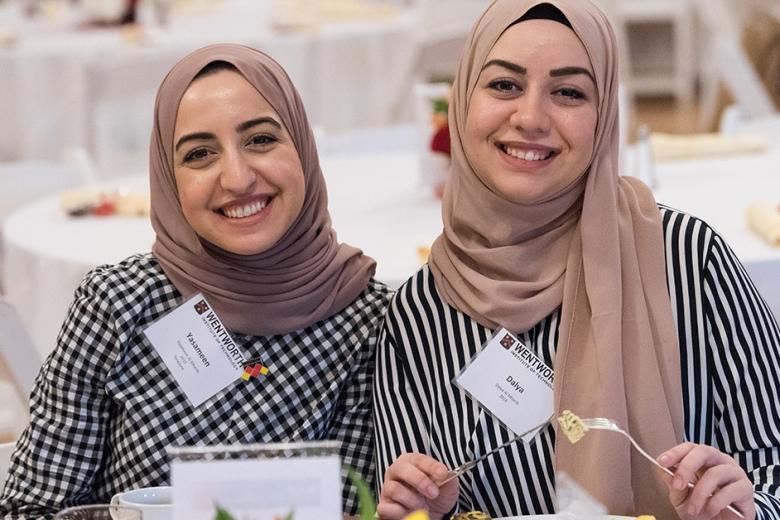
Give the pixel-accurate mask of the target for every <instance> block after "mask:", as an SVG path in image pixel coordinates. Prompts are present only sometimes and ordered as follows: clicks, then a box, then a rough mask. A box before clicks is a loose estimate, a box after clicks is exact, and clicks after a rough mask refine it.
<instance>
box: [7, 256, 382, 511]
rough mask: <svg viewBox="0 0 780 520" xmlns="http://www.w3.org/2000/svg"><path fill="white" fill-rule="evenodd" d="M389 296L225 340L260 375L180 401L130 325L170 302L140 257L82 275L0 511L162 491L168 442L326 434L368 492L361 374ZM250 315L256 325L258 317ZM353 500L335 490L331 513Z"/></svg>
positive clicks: (373, 289)
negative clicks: (293, 325) (295, 327)
mask: <svg viewBox="0 0 780 520" xmlns="http://www.w3.org/2000/svg"><path fill="white" fill-rule="evenodd" d="M391 295H392V292H391V291H390V290H389V289H388V288H387V287H386V286H384V285H383V284H381V283H379V282H376V281H374V280H372V281H371V282H370V283H369V285H368V287H367V288H366V290H365V291H364V292H363V293H362V294H361V295H360V296H358V298H357V299H356V300H355V301H354V302H353V303H352V304H351V305H350V306H348V307H347V308H345V309H344V310H342V311H340V312H339V313H337V314H335V315H333V316H331V317H330V318H328V319H326V320H322V321H320V322H318V323H315V324H313V325H311V326H309V327H307V328H306V329H303V330H299V331H296V332H292V333H289V334H284V335H276V336H268V337H254V336H240V335H234V338H233V339H234V340H235V342H236V344H237V345H238V346H239V347H240V348H241V349H242V351H243V354H244V356H245V358H246V359H249V358H255V357H257V358H259V359H260V360H261V362H262V363H263V364H264V365H266V366H268V367H269V369H270V370H269V373H268V374H267V375H264V376H262V377H259V378H253V379H250V380H249V381H247V382H245V381H242V380H240V379H239V380H238V381H236V382H235V383H232V384H231V385H229V386H228V387H227V388H225V389H224V390H222V391H220V392H219V393H218V394H217V395H215V396H214V397H212V398H211V399H209V400H208V401H206V402H205V403H204V404H202V405H201V406H199V407H198V408H194V407H193V406H192V405H190V403H189V401H188V400H187V398H186V397H185V394H184V393H183V392H182V390H181V388H180V387H179V386H178V384H177V383H176V381H175V380H174V378H173V377H172V375H171V373H170V372H169V371H168V369H167V368H166V366H165V364H164V363H163V361H162V360H161V358H160V357H159V356H158V354H157V352H156V351H155V350H154V348H153V347H152V346H151V345H150V343H149V342H148V341H147V340H146V338H145V337H144V335H143V330H144V329H145V328H146V327H148V326H149V325H150V324H151V323H153V322H154V321H156V320H158V319H159V318H161V317H162V316H164V315H165V314H166V313H168V312H169V311H171V310H172V309H174V308H175V307H176V306H177V305H179V304H180V303H182V301H183V298H182V297H181V295H180V294H179V292H178V291H177V290H176V288H175V287H174V286H173V285H172V284H171V282H170V281H169V280H168V278H167V277H166V276H165V274H164V273H163V271H162V269H161V268H160V266H159V264H158V263H157V261H156V260H155V259H154V258H153V257H152V256H151V255H148V254H147V255H136V256H132V257H130V258H128V259H127V260H125V261H123V262H121V263H119V264H117V265H113V266H102V267H98V268H97V269H95V270H93V271H92V272H91V273H89V274H88V275H87V277H86V278H85V280H84V281H83V282H82V284H81V286H80V287H79V288H78V290H77V291H76V295H75V301H74V303H73V305H72V307H71V309H70V311H69V312H68V316H67V319H66V320H65V323H64V325H63V327H62V330H61V331H60V334H59V337H58V339H57V347H56V349H55V350H54V352H53V353H52V354H51V355H50V356H49V357H48V359H47V360H46V362H45V364H44V366H43V368H42V369H41V372H40V374H39V375H38V377H37V379H36V381H35V386H34V389H33V392H32V396H31V402H30V413H31V418H30V425H29V426H28V427H27V429H26V430H25V431H24V433H23V434H22V436H21V438H20V440H19V442H18V444H17V448H16V450H15V452H14V454H13V456H12V459H11V467H10V471H9V473H8V480H7V482H6V485H5V488H4V490H3V494H2V497H1V498H0V516H5V517H6V518H13V517H16V516H21V515H23V516H25V517H37V516H48V515H51V514H52V513H54V512H56V511H58V510H60V509H63V508H64V507H67V506H72V505H76V504H84V503H107V502H108V501H109V500H110V498H111V496H112V495H113V494H114V493H117V492H120V491H123V490H127V489H131V488H138V487H144V486H155V485H164V484H166V483H168V481H169V480H168V478H169V477H168V475H169V468H168V460H167V457H166V452H165V448H166V446H169V445H179V446H192V445H211V444H238V443H252V442H281V441H302V440H321V439H333V440H338V441H341V443H342V448H341V457H342V462H343V464H344V465H345V466H349V467H352V468H354V469H355V470H357V472H358V473H359V474H361V475H362V476H363V478H364V479H365V480H366V481H368V482H369V484H371V483H372V482H373V464H372V456H373V453H372V450H373V446H372V419H371V377H372V372H373V363H374V351H375V345H376V333H377V329H378V325H379V323H380V320H381V319H382V315H383V313H384V310H385V307H386V306H387V303H388V301H389V299H390V297H391ZM258 319H262V317H261V316H258ZM356 510H357V499H356V495H355V492H354V489H353V488H352V487H351V486H350V485H345V487H344V511H345V513H355V512H356Z"/></svg>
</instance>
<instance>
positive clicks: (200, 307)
mask: <svg viewBox="0 0 780 520" xmlns="http://www.w3.org/2000/svg"><path fill="white" fill-rule="evenodd" d="M207 310H209V304H208V303H206V300H201V301H199V302H198V303H196V304H195V312H197V313H198V314H203V313H204V312H206V311H207Z"/></svg>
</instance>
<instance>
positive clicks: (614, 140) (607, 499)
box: [429, 0, 684, 518]
mask: <svg viewBox="0 0 780 520" xmlns="http://www.w3.org/2000/svg"><path fill="white" fill-rule="evenodd" d="M540 3H548V4H552V5H553V6H555V7H556V8H557V9H559V10H560V11H561V12H562V13H563V14H564V15H565V17H566V19H567V20H568V21H569V22H570V23H571V26H572V29H573V30H574V32H575V34H576V35H577V37H578V38H579V39H580V41H581V42H582V43H583V45H584V46H585V49H586V51H587V54H588V56H589V58H590V61H591V65H592V67H593V71H594V73H595V78H596V85H597V90H598V125H597V128H596V136H595V141H594V150H593V158H592V161H591V163H590V166H589V167H588V169H587V170H586V171H585V172H583V173H582V175H581V176H580V177H579V178H578V179H577V180H576V181H575V182H574V183H572V184H571V185H570V186H568V187H566V188H564V189H563V190H562V191H561V192H560V193H557V194H555V195H553V196H552V197H550V198H549V199H548V200H545V201H542V202H540V203H537V204H526V205H523V204H518V203H513V202H510V201H508V200H506V199H504V198H502V197H501V196H500V195H498V194H496V193H494V192H493V191H491V190H490V189H489V188H488V187H487V185H486V184H485V183H484V182H483V181H482V180H481V179H480V177H479V173H478V172H475V171H474V170H473V169H472V168H471V166H470V164H469V161H468V157H467V156H466V153H465V151H464V149H463V141H462V136H463V135H465V130H466V124H467V121H466V115H467V113H468V104H469V100H470V98H471V95H472V93H473V92H474V89H475V88H476V84H477V80H478V77H479V73H480V70H481V68H482V66H483V64H484V63H485V61H486V58H487V56H488V54H489V52H490V50H491V49H492V47H493V45H494V44H495V42H496V41H497V40H498V38H499V37H500V36H501V34H502V33H503V32H504V31H505V30H506V29H507V28H508V27H509V26H510V25H512V24H513V23H515V22H516V21H517V20H518V19H519V18H520V17H522V16H523V15H524V14H525V13H526V12H527V11H528V10H529V9H530V8H531V7H533V6H534V5H537V4H540ZM522 23H523V22H520V24H522ZM617 92H618V72H617V45H616V42H615V36H614V34H613V32H612V29H611V27H610V25H609V22H608V21H607V19H606V17H605V16H604V14H603V13H602V12H601V11H599V10H598V9H597V8H596V7H595V6H593V5H592V4H591V3H590V2H588V1H587V0H550V1H548V2H539V1H538V0H495V1H494V2H493V3H492V4H491V5H490V7H488V9H487V10H486V11H485V13H484V14H483V15H482V17H481V18H480V19H479V20H478V21H477V23H476V24H475V26H474V28H473V29H472V32H471V34H470V36H469V40H468V43H467V45H466V51H465V53H464V55H463V57H462V58H461V62H460V64H459V68H458V72H457V75H456V77H455V84H454V85H453V90H452V101H451V103H450V114H449V115H450V121H451V126H450V128H451V134H452V136H451V137H452V139H451V140H452V167H451V171H450V179H449V182H448V186H447V188H446V190H445V194H444V200H443V204H442V214H443V220H444V231H443V232H442V234H441V235H440V236H439V237H438V239H437V240H436V241H435V242H434V244H433V247H432V250H431V256H430V260H429V263H430V269H431V272H432V273H433V276H434V279H435V281H436V285H437V288H438V290H439V292H440V294H441V295H442V297H443V298H444V300H445V301H446V302H447V303H448V304H449V305H451V306H452V307H455V308H456V309H458V310H460V311H462V312H464V313H465V314H467V315H469V316H470V317H472V318H473V319H474V320H476V321H477V322H479V323H480V324H482V325H484V326H486V327H489V328H491V329H495V328H498V327H505V328H507V329H508V330H510V331H513V332H522V331H526V330H528V329H530V328H531V327H533V326H534V325H535V324H537V323H538V322H539V321H541V320H543V319H544V318H546V317H547V316H549V315H550V314H551V313H553V312H554V311H555V310H556V309H557V308H558V307H561V324H560V330H559V340H558V345H557V350H556V357H555V366H554V368H555V390H554V392H555V396H554V402H555V410H554V411H555V413H556V414H560V413H561V412H562V411H563V410H564V409H570V410H572V411H573V412H574V413H576V414H577V415H579V416H580V417H607V418H611V419H614V420H615V421H616V422H617V423H618V424H619V425H620V426H621V427H623V428H625V429H627V431H629V432H630V433H631V434H632V435H633V436H634V437H635V438H636V439H637V441H638V442H639V444H640V445H641V446H643V447H644V448H645V449H646V450H647V451H648V452H649V453H651V454H652V455H659V454H660V453H661V452H663V451H665V450H667V449H669V448H671V447H672V446H674V445H676V444H678V443H679V442H681V441H682V439H683V432H684V421H683V414H682V389H681V381H680V379H681V371H680V358H679V356H680V353H679V347H678V343H677V336H676V327H675V323H674V319H673V316H672V309H671V303H670V300H669V294H668V292H667V282H666V274H665V263H664V262H665V257H664V243H663V231H662V226H661V216H660V213H659V211H658V207H657V206H656V203H655V200H654V198H653V196H652V193H651V191H650V190H649V189H648V188H647V187H646V186H645V185H643V184H642V183H640V182H639V181H637V180H635V179H631V178H625V177H618V143H619V139H618V104H617ZM555 466H556V470H557V471H558V472H565V473H566V474H568V475H569V476H570V477H572V478H573V479H574V480H575V481H576V482H577V483H579V485H581V486H582V487H584V488H585V490H587V491H588V492H589V493H590V494H591V495H593V496H594V497H595V498H596V499H597V500H599V501H600V502H602V503H603V504H604V505H605V506H607V508H608V510H609V512H610V513H611V514H624V515H635V514H654V515H656V516H657V517H660V518H676V513H675V512H674V508H673V507H672V506H671V504H670V503H669V500H668V492H667V490H666V486H665V485H664V484H663V482H662V481H661V480H660V477H659V475H658V470H657V469H656V468H655V467H654V466H653V465H651V464H650V463H648V462H647V461H646V460H644V459H643V458H642V457H641V456H640V455H638V454H637V453H636V452H632V449H631V446H630V445H629V443H628V442H627V441H624V440H623V439H616V438H615V436H614V434H609V433H604V432H596V431H594V432H591V433H589V434H587V435H586V436H585V438H584V439H583V440H581V441H580V442H579V443H577V444H576V445H572V444H570V443H569V442H568V440H566V438H565V436H563V435H560V434H559V435H557V436H556V443H555Z"/></svg>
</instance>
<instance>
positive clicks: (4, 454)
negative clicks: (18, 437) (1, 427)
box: [0, 442, 16, 491]
mask: <svg viewBox="0 0 780 520" xmlns="http://www.w3.org/2000/svg"><path fill="white" fill-rule="evenodd" d="M15 447H16V443H15V442H6V443H4V444H0V491H2V489H3V486H4V485H5V479H6V476H7V475H8V466H9V463H10V462H11V453H13V451H14V448H15Z"/></svg>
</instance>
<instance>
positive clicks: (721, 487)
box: [658, 443, 755, 520]
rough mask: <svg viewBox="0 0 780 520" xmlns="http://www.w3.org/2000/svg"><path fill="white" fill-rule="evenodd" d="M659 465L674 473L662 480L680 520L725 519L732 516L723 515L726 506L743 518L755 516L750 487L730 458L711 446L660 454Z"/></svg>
mask: <svg viewBox="0 0 780 520" xmlns="http://www.w3.org/2000/svg"><path fill="white" fill-rule="evenodd" d="M658 462H659V463H660V464H661V465H662V466H664V467H666V468H669V469H671V470H672V471H673V472H674V475H673V476H672V477H668V476H666V475H664V478H663V480H664V482H666V484H667V485H668V486H669V498H670V500H671V502H672V504H673V505H674V507H675V509H676V510H677V512H678V514H679V515H680V517H681V518H690V519H694V518H695V519H697V520H707V519H711V518H727V517H730V516H731V515H732V513H730V512H727V511H726V508H727V507H728V506H729V505H733V506H734V507H735V508H737V509H738V510H740V511H741V512H742V513H743V514H745V518H753V517H754V516H755V501H754V498H753V484H752V482H751V481H750V479H748V477H747V475H746V474H745V472H744V471H743V469H742V468H741V467H740V466H739V464H738V463H737V461H736V460H734V459H733V458H732V457H730V456H729V455H727V454H725V453H722V452H720V451H718V450H717V449H715V448H713V447H711V446H705V445H701V444H693V443H684V444H680V445H678V446H675V447H674V448H672V449H670V450H668V451H666V452H664V453H663V454H661V456H659V457H658ZM689 483H691V484H693V488H689V487H688V484H689ZM721 515H726V516H721ZM735 518H736V517H735Z"/></svg>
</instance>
